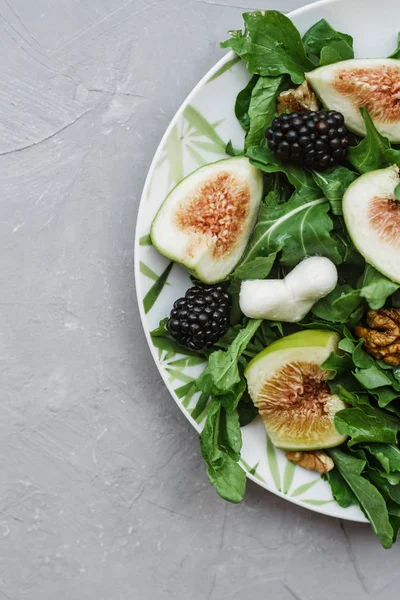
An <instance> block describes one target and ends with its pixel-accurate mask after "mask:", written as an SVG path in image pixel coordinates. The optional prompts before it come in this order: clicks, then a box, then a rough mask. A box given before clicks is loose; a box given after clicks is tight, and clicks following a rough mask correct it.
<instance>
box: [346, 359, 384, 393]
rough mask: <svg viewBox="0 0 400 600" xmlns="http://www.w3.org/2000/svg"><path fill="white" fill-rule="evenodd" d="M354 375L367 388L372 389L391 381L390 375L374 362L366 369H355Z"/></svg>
mask: <svg viewBox="0 0 400 600" xmlns="http://www.w3.org/2000/svg"><path fill="white" fill-rule="evenodd" d="M355 376H356V378H357V380H358V381H359V382H360V383H361V384H362V385H363V386H364V387H365V388H366V389H367V390H374V389H376V388H380V387H383V386H385V385H391V383H392V382H391V379H390V377H389V376H388V375H386V373H385V372H384V371H382V369H380V368H379V366H378V365H377V364H376V363H375V364H373V365H371V366H370V367H369V368H368V369H357V371H356V373H355Z"/></svg>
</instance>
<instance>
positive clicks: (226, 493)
mask: <svg viewBox="0 0 400 600" xmlns="http://www.w3.org/2000/svg"><path fill="white" fill-rule="evenodd" d="M207 475H208V478H209V480H210V483H211V485H213V486H214V487H215V488H216V490H217V493H218V495H219V496H221V498H222V499H223V500H227V501H228V502H232V503H233V504H239V502H242V500H243V498H244V494H245V491H246V473H245V472H244V471H243V469H242V467H241V466H240V465H239V464H238V463H237V462H235V461H234V460H233V459H232V458H231V457H230V456H229V455H227V454H225V455H224V456H223V457H222V458H221V460H220V462H219V464H212V465H210V466H209V467H208V469H207Z"/></svg>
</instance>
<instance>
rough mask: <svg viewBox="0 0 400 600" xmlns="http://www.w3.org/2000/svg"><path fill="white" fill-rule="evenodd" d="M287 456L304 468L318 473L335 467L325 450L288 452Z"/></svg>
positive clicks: (327, 471)
mask: <svg viewBox="0 0 400 600" xmlns="http://www.w3.org/2000/svg"><path fill="white" fill-rule="evenodd" d="M286 458H287V459H288V460H290V461H292V462H294V463H296V465H300V467H303V468H304V469H308V470H309V471H317V472H318V473H329V471H332V470H333V469H334V468H335V464H334V462H333V460H332V459H331V458H330V457H329V456H328V455H327V454H326V452H324V451H323V450H314V451H313V452H286Z"/></svg>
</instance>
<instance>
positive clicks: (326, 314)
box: [312, 285, 362, 323]
mask: <svg viewBox="0 0 400 600" xmlns="http://www.w3.org/2000/svg"><path fill="white" fill-rule="evenodd" d="M361 303H362V298H360V293H359V291H358V290H355V289H353V288H352V287H351V286H350V285H338V286H336V288H335V289H334V290H333V292H331V293H330V294H328V295H327V296H325V298H322V299H321V300H319V301H318V302H317V303H316V304H315V305H314V307H313V309H312V313H313V315H315V316H316V317H318V318H319V319H323V320H324V321H329V322H333V323H347V322H349V320H350V318H351V316H352V315H353V313H354V311H356V310H357V309H358V307H359V306H360V304H361Z"/></svg>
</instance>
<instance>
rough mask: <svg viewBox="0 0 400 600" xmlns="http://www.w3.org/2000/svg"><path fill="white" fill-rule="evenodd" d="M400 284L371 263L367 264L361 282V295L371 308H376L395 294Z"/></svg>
mask: <svg viewBox="0 0 400 600" xmlns="http://www.w3.org/2000/svg"><path fill="white" fill-rule="evenodd" d="M399 288H400V285H399V284H398V283H394V282H393V281H391V280H390V279H388V278H387V277H385V276H384V275H382V273H379V271H377V270H376V269H374V267H372V266H371V265H368V264H367V265H366V268H365V272H364V275H363V278H362V282H361V290H360V295H361V297H362V298H365V299H366V301H367V302H368V305H369V307H370V308H372V309H374V310H376V309H379V308H382V306H384V305H385V303H386V300H387V299H388V298H389V296H391V295H392V294H394V293H395V292H396V291H397V290H398V289H399Z"/></svg>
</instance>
